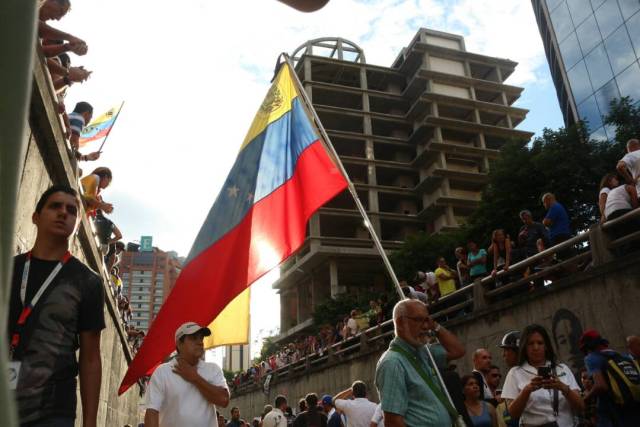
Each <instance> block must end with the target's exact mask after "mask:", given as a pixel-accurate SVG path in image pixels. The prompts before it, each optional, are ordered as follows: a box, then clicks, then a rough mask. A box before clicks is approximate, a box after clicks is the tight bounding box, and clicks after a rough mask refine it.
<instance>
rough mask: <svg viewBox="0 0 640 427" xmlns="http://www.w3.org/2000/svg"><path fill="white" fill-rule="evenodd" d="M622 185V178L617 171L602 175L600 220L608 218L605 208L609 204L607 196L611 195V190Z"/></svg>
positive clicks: (599, 200)
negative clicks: (619, 177) (620, 178)
mask: <svg viewBox="0 0 640 427" xmlns="http://www.w3.org/2000/svg"><path fill="white" fill-rule="evenodd" d="M619 185H620V180H619V179H618V174H616V173H613V172H612V173H608V174H606V175H605V176H603V177H602V180H601V181H600V192H599V193H598V207H599V208H600V222H605V221H606V220H607V216H606V215H605V212H604V209H605V206H606V205H607V197H608V196H609V192H610V191H611V190H613V189H614V188H616V187H617V186H619Z"/></svg>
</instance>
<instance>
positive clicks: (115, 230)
mask: <svg viewBox="0 0 640 427" xmlns="http://www.w3.org/2000/svg"><path fill="white" fill-rule="evenodd" d="M120 239H122V232H121V231H120V229H119V228H118V227H116V225H115V224H114V225H113V238H112V239H110V240H109V243H115V242H117V241H118V240H120Z"/></svg>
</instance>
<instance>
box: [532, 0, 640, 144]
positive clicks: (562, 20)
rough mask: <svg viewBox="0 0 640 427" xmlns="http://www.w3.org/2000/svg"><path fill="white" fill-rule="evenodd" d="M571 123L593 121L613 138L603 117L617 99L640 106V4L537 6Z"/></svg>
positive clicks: (597, 0) (594, 1)
mask: <svg viewBox="0 0 640 427" xmlns="http://www.w3.org/2000/svg"><path fill="white" fill-rule="evenodd" d="M532 4H533V8H534V11H535V14H536V19H537V21H538V26H539V28H540V34H541V36H542V39H543V42H544V46H545V51H546V53H547V59H548V60H549V66H550V68H551V75H552V76H553V79H554V83H555V86H556V89H557V91H558V99H559V101H560V104H561V109H562V110H563V116H564V119H565V123H566V124H567V125H571V124H572V123H575V122H576V121H577V120H579V119H583V120H587V121H588V124H589V130H590V133H591V136H592V137H594V138H609V139H610V138H613V137H614V136H615V135H614V134H613V133H612V132H615V130H614V129H611V128H608V127H603V123H602V116H603V115H606V114H607V113H608V111H609V103H610V101H611V99H613V98H618V97H621V96H630V97H631V98H633V99H634V100H635V101H636V102H637V101H640V63H639V62H638V61H639V59H640V0H532Z"/></svg>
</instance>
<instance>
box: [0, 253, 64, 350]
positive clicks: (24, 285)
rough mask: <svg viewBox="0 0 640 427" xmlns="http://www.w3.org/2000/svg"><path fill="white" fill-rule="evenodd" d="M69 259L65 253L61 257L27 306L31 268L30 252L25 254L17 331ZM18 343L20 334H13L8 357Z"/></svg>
mask: <svg viewBox="0 0 640 427" xmlns="http://www.w3.org/2000/svg"><path fill="white" fill-rule="evenodd" d="M69 259H71V253H69V251H67V252H66V253H65V254H64V255H63V256H62V259H61V260H60V262H58V264H57V265H56V266H55V268H54V269H53V271H52V272H51V273H50V274H49V277H47V278H46V279H45V281H44V283H42V285H41V286H40V289H38V292H36V294H35V295H34V296H33V298H32V299H31V302H29V304H26V297H27V281H28V280H29V269H30V267H31V251H29V252H27V260H26V261H25V263H24V269H23V271H22V283H21V284H20V301H21V302H22V311H21V312H20V316H19V317H18V322H17V329H18V330H20V329H22V327H23V326H24V324H25V323H26V322H27V319H28V318H29V316H30V315H31V313H32V312H33V308H34V307H35V306H36V304H38V301H40V298H41V297H42V295H43V294H44V293H45V291H46V290H47V289H48V288H49V285H51V282H53V279H55V278H56V276H57V275H58V273H59V272H60V270H61V269H62V267H63V266H64V265H65V264H66V263H67V262H68V261H69ZM19 343H20V333H19V332H15V333H14V334H13V335H12V336H11V347H10V348H9V353H10V355H13V353H14V351H15V349H16V348H17V347H18V344H19Z"/></svg>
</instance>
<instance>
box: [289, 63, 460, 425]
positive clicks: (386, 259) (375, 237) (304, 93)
mask: <svg viewBox="0 0 640 427" xmlns="http://www.w3.org/2000/svg"><path fill="white" fill-rule="evenodd" d="M282 56H284V59H285V61H286V63H287V65H289V69H290V70H291V74H293V80H294V81H295V82H296V84H297V85H298V90H299V91H300V96H302V99H303V100H304V104H306V107H307V111H308V112H310V113H311V115H312V117H313V120H314V121H315V123H316V127H317V128H318V130H319V131H320V134H321V135H322V138H323V139H324V145H325V147H327V149H328V150H329V152H330V154H331V156H332V157H333V158H334V161H335V162H336V165H337V166H338V169H340V172H342V174H343V175H344V177H345V179H346V180H347V183H348V189H349V193H351V196H352V197H353V200H354V201H355V203H356V207H357V208H358V211H359V212H360V215H362V218H363V219H364V224H365V226H366V227H367V229H368V230H369V234H370V235H371V240H373V243H374V245H375V247H376V249H377V250H378V252H379V253H380V256H381V257H382V262H383V263H384V265H385V267H386V268H387V272H388V273H389V276H390V277H391V280H392V281H393V284H394V287H395V289H396V291H397V292H398V296H399V297H400V300H404V299H408V297H407V296H405V294H404V292H402V288H401V287H400V282H398V277H397V276H396V273H395V271H394V270H393V266H392V265H391V262H390V261H389V257H387V253H386V252H385V251H384V248H383V247H382V243H381V242H380V239H379V238H378V235H377V234H376V231H375V230H374V228H373V226H372V225H371V221H370V220H369V215H367V211H366V210H365V208H364V206H363V205H362V202H361V201H360V197H358V193H357V191H356V188H355V186H354V185H353V183H352V182H351V179H350V178H349V174H348V173H347V170H346V169H345V167H344V165H343V164H342V160H340V156H338V152H337V151H336V150H335V148H334V147H333V144H332V143H331V138H329V135H327V131H326V130H325V129H324V126H323V125H322V122H321V121H320V118H319V117H318V113H316V110H315V108H313V104H312V103H311V100H310V99H309V96H308V95H307V91H306V90H305V89H304V86H302V82H301V81H300V78H299V77H298V75H297V74H296V72H295V68H294V66H293V63H292V62H291V58H290V57H289V55H288V54H286V53H283V54H282ZM424 347H425V349H426V350H427V354H428V355H429V360H430V361H431V364H432V365H433V366H434V367H435V369H434V371H435V372H436V375H437V376H438V380H439V381H440V385H441V386H442V389H443V390H444V393H445V394H446V396H447V398H448V400H449V403H450V404H451V406H452V407H453V408H455V405H454V403H453V399H452V398H451V395H450V394H449V390H447V387H446V385H445V384H444V380H443V378H442V375H441V374H440V370H439V369H437V366H438V365H437V364H436V361H435V359H434V358H433V354H431V350H430V349H429V345H425V346H424ZM454 423H455V425H456V426H465V423H464V421H463V419H462V417H461V416H460V414H458V418H457V419H456V420H454Z"/></svg>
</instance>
